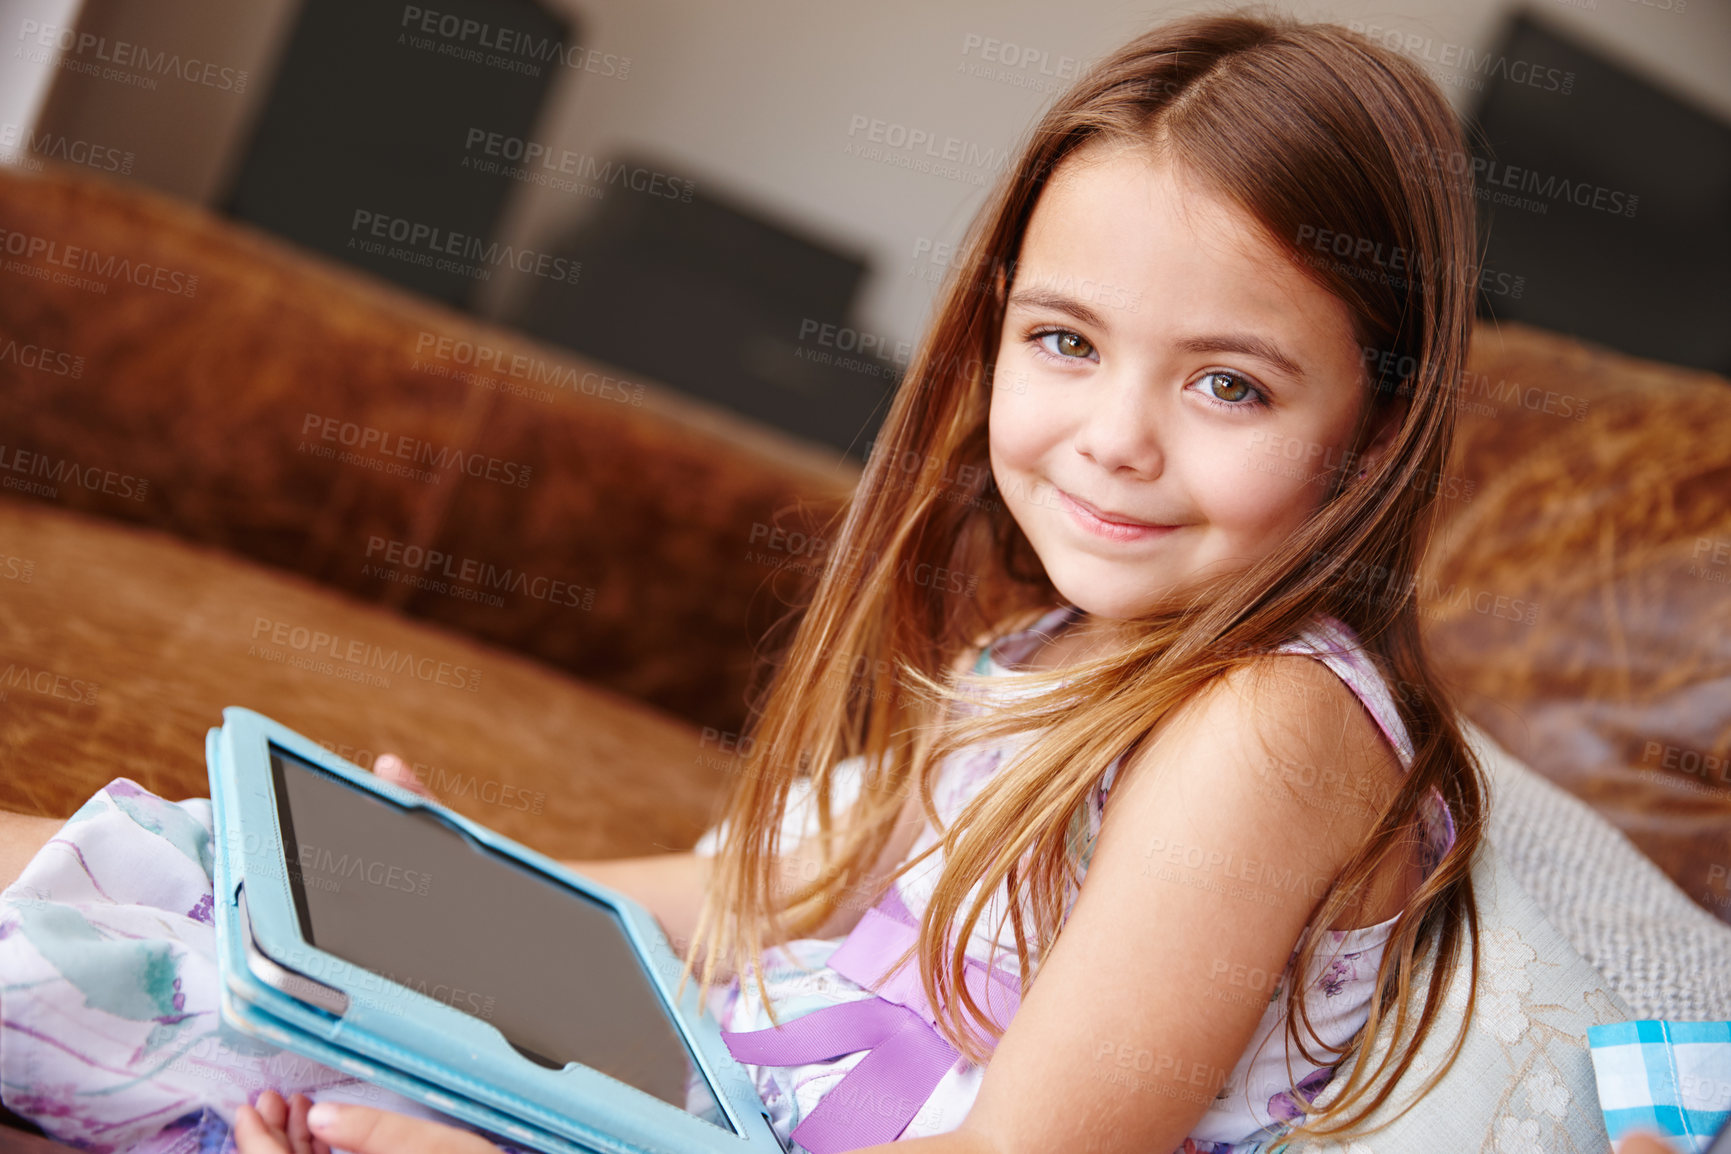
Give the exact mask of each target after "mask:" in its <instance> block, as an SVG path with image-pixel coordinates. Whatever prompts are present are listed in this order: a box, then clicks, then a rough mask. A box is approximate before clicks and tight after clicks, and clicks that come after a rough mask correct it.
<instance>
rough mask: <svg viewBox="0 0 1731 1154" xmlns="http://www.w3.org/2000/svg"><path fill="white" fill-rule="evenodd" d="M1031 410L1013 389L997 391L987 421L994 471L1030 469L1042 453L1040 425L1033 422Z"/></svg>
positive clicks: (1023, 397) (987, 434)
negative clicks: (1034, 459) (1040, 450)
mask: <svg viewBox="0 0 1731 1154" xmlns="http://www.w3.org/2000/svg"><path fill="white" fill-rule="evenodd" d="M1030 413H1031V407H1030V406H1029V404H1028V400H1027V398H1026V397H1025V396H1019V395H1018V394H1017V393H1016V392H1015V391H1014V390H1012V389H993V390H992V399H991V405H990V407H989V408H988V410H987V417H986V442H987V445H988V447H989V449H990V452H991V460H992V469H993V471H998V470H1000V469H1004V468H1009V469H1021V468H1026V467H1027V466H1028V464H1029V463H1030V461H1031V460H1032V459H1033V458H1034V457H1036V456H1037V455H1038V453H1039V445H1038V444H1036V443H1035V442H1036V440H1037V436H1038V430H1039V423H1038V422H1037V421H1033V420H1030Z"/></svg>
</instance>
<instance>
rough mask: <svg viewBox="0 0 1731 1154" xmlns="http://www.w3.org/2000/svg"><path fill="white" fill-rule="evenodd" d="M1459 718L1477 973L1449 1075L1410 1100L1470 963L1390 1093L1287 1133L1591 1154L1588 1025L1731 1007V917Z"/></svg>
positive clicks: (1447, 1034) (1448, 1038)
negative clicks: (1348, 1126) (1358, 1110)
mask: <svg viewBox="0 0 1731 1154" xmlns="http://www.w3.org/2000/svg"><path fill="white" fill-rule="evenodd" d="M1467 732H1468V737H1469V740H1470V742H1471V744H1472V745H1473V748H1474V749H1475V751H1477V753H1478V754H1479V756H1480V758H1481V760H1482V762H1483V764H1484V766H1485V769H1486V773H1487V776H1488V777H1489V780H1490V785H1491V797H1492V805H1491V821H1490V827H1489V830H1488V833H1487V836H1486V839H1485V841H1484V842H1483V843H1481V847H1480V851H1479V854H1478V856H1477V858H1476V859H1475V861H1474V865H1473V871H1472V877H1473V886H1474V891H1475V894H1476V895H1477V898H1478V907H1479V920H1480V934H1481V939H1480V940H1481V955H1480V970H1479V983H1480V984H1479V989H1478V996H1477V1004H1476V1005H1475V1006H1474V1009H1473V1015H1472V1018H1471V1022H1470V1025H1469V1028H1468V1030H1467V1034H1466V1040H1465V1042H1464V1044H1463V1046H1462V1048H1461V1052H1460V1054H1459V1056H1458V1057H1457V1058H1456V1060H1455V1062H1454V1064H1453V1065H1452V1066H1450V1067H1449V1069H1448V1071H1447V1073H1445V1074H1444V1075H1443V1077H1442V1078H1441V1079H1440V1080H1439V1081H1438V1082H1437V1084H1436V1086H1435V1087H1434V1088H1433V1089H1431V1090H1430V1091H1429V1092H1428V1093H1427V1094H1425V1095H1424V1096H1422V1097H1419V1098H1418V1099H1417V1101H1416V1102H1414V1095H1415V1094H1416V1093H1417V1091H1418V1090H1420V1089H1421V1088H1422V1087H1423V1086H1424V1084H1425V1082H1426V1080H1427V1079H1428V1078H1429V1077H1430V1076H1431V1075H1432V1073H1433V1072H1434V1071H1436V1070H1438V1069H1441V1067H1442V1065H1443V1063H1444V1061H1446V1059H1447V1056H1448V1052H1449V1049H1450V1047H1452V1046H1453V1044H1454V1040H1455V1037H1456V1034H1457V1032H1458V1031H1459V1029H1460V1026H1461V1023H1462V1021H1463V1020H1464V1016H1465V1012H1466V994H1467V984H1468V976H1469V974H1468V970H1467V967H1466V966H1465V965H1462V966H1461V967H1459V968H1458V970H1457V971H1456V973H1455V975H1454V976H1453V978H1452V980H1451V981H1450V983H1449V985H1448V987H1447V989H1448V994H1447V997H1446V998H1445V1000H1444V1003H1443V1006H1442V1009H1441V1012H1440V1013H1439V1014H1438V1017H1437V1019H1436V1021H1435V1023H1434V1024H1433V1026H1432V1030H1431V1033H1430V1034H1429V1035H1428V1036H1427V1037H1426V1039H1425V1041H1424V1043H1423V1045H1421V1046H1420V1048H1419V1051H1418V1053H1417V1055H1416V1056H1415V1059H1414V1063H1413V1066H1412V1068H1411V1070H1410V1071H1409V1073H1408V1075H1407V1076H1406V1078H1404V1079H1403V1080H1402V1082H1401V1084H1400V1085H1398V1086H1397V1087H1396V1089H1395V1091H1394V1093H1393V1094H1391V1095H1390V1097H1389V1100H1388V1101H1386V1102H1384V1103H1383V1105H1382V1106H1381V1107H1379V1108H1378V1109H1377V1110H1375V1111H1374V1112H1372V1114H1371V1116H1370V1117H1369V1118H1368V1119H1366V1121H1365V1123H1364V1124H1363V1125H1362V1126H1360V1127H1356V1128H1355V1129H1354V1132H1352V1133H1350V1134H1346V1135H1339V1136H1335V1137H1332V1138H1330V1139H1329V1140H1326V1141H1319V1140H1312V1141H1309V1142H1303V1143H1300V1144H1298V1145H1297V1146H1296V1147H1295V1150H1296V1151H1297V1152H1298V1154H1325V1152H1326V1154H1369V1152H1370V1151H1375V1152H1376V1154H1406V1152H1408V1151H1410V1152H1412V1154H1434V1152H1435V1151H1439V1150H1447V1151H1467V1150H1484V1151H1504V1150H1535V1151H1536V1150H1543V1151H1546V1152H1547V1154H1564V1152H1578V1154H1604V1151H1605V1148H1606V1146H1607V1144H1608V1139H1607V1137H1606V1133H1605V1123H1604V1116H1603V1113H1602V1111H1601V1110H1600V1107H1599V1101H1598V1089H1597V1084H1596V1081H1595V1078H1594V1073H1593V1063H1592V1057H1591V1051H1590V1050H1589V1048H1588V1045H1587V1030H1588V1028H1589V1027H1591V1026H1596V1025H1601V1024H1604V1023H1608V1022H1621V1021H1627V1020H1630V1019H1632V1018H1638V1017H1646V1016H1660V1015H1668V1016H1672V1017H1708V1018H1724V1017H1727V1016H1731V984H1728V983H1727V975H1728V973H1731V927H1726V926H1723V925H1720V924H1718V923H1717V922H1716V921H1715V920H1714V919H1713V918H1711V917H1710V916H1708V915H1707V914H1705V913H1704V912H1703V911H1701V910H1700V909H1699V908H1697V907H1696V906H1695V905H1694V904H1693V903H1692V902H1690V900H1689V899H1688V897H1687V896H1686V895H1685V894H1683V893H1682V892H1681V891H1680V890H1678V889H1677V887H1676V886H1675V885H1673V884H1672V883H1671V882H1669V881H1668V880H1666V879H1665V878H1664V877H1663V876H1662V875H1661V874H1660V873H1659V871H1658V870H1657V869H1656V868H1655V867H1654V866H1653V864H1652V863H1651V862H1650V861H1648V860H1647V859H1646V858H1645V857H1644V856H1643V855H1642V854H1641V853H1640V851H1639V850H1637V849H1636V848H1635V847H1634V846H1633V845H1631V844H1630V843H1629V841H1628V839H1626V838H1625V837H1623V835H1622V834H1620V833H1619V832H1618V831H1617V830H1616V829H1615V828H1614V827H1612V826H1611V825H1610V824H1609V823H1608V822H1606V821H1604V820H1603V819H1601V818H1599V817H1597V816H1596V815H1595V814H1593V813H1592V812H1591V811H1590V810H1589V809H1588V807H1586V806H1585V805H1582V804H1581V803H1579V802H1574V801H1572V799H1570V798H1568V797H1567V796H1566V795H1565V794H1564V793H1563V792H1562V791H1561V790H1559V789H1557V788H1556V787H1555V786H1552V785H1550V784H1548V783H1547V782H1545V781H1544V780H1543V779H1542V778H1540V777H1539V775H1537V774H1536V773H1534V772H1533V771H1532V770H1531V769H1529V768H1528V767H1526V766H1525V765H1523V764H1522V763H1521V762H1520V761H1518V760H1517V759H1515V758H1514V757H1512V756H1511V755H1509V754H1508V753H1507V751H1505V750H1503V749H1501V748H1500V747H1499V746H1497V744H1496V743H1495V741H1494V740H1493V739H1491V738H1490V737H1489V736H1488V735H1487V734H1485V733H1484V731H1483V730H1481V729H1479V728H1478V727H1476V726H1471V725H1469V726H1468V730H1467ZM1558 809H1561V810H1562V811H1564V812H1563V814H1562V816H1558V814H1557V812H1556V811H1557V810H1558ZM1587 863H1592V864H1591V868H1585V867H1586V864H1587ZM1529 886H1532V887H1534V889H1536V890H1537V895H1535V892H1534V889H1529ZM1541 899H1542V900H1541ZM1559 923H1561V926H1566V927H1567V932H1565V930H1564V929H1563V928H1560V925H1559ZM1670 951H1675V952H1674V953H1673V952H1670ZM1589 954H1590V955H1592V960H1589V958H1588V956H1587V955H1589ZM1431 972H1432V965H1431V960H1430V959H1429V958H1428V957H1427V958H1425V959H1423V960H1421V962H1420V964H1419V965H1418V966H1417V967H1416V968H1415V975H1414V978H1413V984H1414V986H1415V987H1422V986H1423V984H1424V983H1425V982H1427V981H1428V980H1429V975H1430V973H1431ZM1392 1041H1393V1021H1392V1019H1390V1020H1386V1021H1384V1023H1383V1024H1382V1029H1381V1030H1380V1032H1379V1033H1378V1035H1377V1037H1376V1039H1375V1041H1374V1043H1373V1045H1374V1050H1373V1051H1372V1054H1371V1055H1369V1056H1368V1060H1370V1061H1372V1062H1375V1061H1380V1059H1381V1055H1382V1054H1383V1053H1385V1052H1386V1051H1387V1049H1388V1047H1389V1046H1390V1045H1391V1043H1392ZM1350 1069H1351V1066H1350V1064H1346V1065H1343V1066H1342V1067H1341V1069H1340V1070H1339V1071H1338V1072H1337V1073H1336V1076H1335V1078H1334V1080H1333V1081H1332V1082H1331V1083H1330V1084H1329V1086H1328V1087H1327V1088H1325V1089H1324V1091H1323V1092H1322V1094H1321V1095H1320V1096H1319V1098H1318V1103H1319V1105H1327V1104H1329V1103H1330V1102H1332V1101H1334V1100H1336V1099H1337V1098H1338V1097H1339V1095H1340V1092H1341V1091H1342V1090H1343V1089H1344V1088H1345V1082H1346V1074H1347V1072H1348V1071H1349V1070H1350ZM1409 1104H1410V1105H1411V1109H1410V1110H1407V1111H1406V1112H1405V1113H1402V1110H1403V1109H1404V1108H1405V1107H1406V1106H1408V1105H1409Z"/></svg>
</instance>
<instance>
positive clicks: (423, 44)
mask: <svg viewBox="0 0 1731 1154" xmlns="http://www.w3.org/2000/svg"><path fill="white" fill-rule="evenodd" d="M399 27H401V28H402V29H404V32H403V33H401V34H399V41H400V42H406V43H408V44H409V46H410V47H413V48H427V49H432V50H434V51H437V52H438V53H439V54H440V55H442V56H450V57H453V58H455V59H459V60H468V61H471V62H472V63H476V64H489V65H492V66H494V67H506V68H507V69H508V70H509V71H514V72H522V73H525V74H528V75H537V76H538V75H540V68H539V67H537V65H539V64H561V65H564V66H565V67H566V68H575V69H578V70H579V71H582V72H593V73H594V74H595V75H597V76H606V77H611V78H613V79H616V80H624V79H625V78H626V77H627V76H629V75H630V74H631V57H629V56H618V55H615V54H614V53H611V52H598V51H596V50H595V49H593V48H585V47H583V46H582V45H581V44H567V43H565V42H564V41H563V40H560V39H558V38H557V37H553V36H537V35H535V34H534V33H532V32H523V31H520V30H518V29H515V28H507V27H505V26H504V25H503V24H491V23H488V22H486V21H482V20H474V19H470V18H469V17H466V16H458V15H455V14H454V13H450V12H437V11H434V10H433V9H431V8H421V7H417V6H416V5H413V4H405V5H403V19H402V23H401V24H400V25H399ZM412 33H419V36H418V37H415V36H411V35H410V34H412ZM434 37H436V38H438V40H442V41H444V43H442V44H436V43H435V42H434V41H433V39H432V38H434Z"/></svg>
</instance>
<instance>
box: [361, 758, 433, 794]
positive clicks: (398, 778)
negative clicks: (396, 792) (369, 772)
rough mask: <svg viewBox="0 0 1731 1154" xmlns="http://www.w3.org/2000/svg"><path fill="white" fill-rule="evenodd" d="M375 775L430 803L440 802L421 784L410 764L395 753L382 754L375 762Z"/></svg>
mask: <svg viewBox="0 0 1731 1154" xmlns="http://www.w3.org/2000/svg"><path fill="white" fill-rule="evenodd" d="M373 773H374V774H376V775H378V776H379V777H382V778H384V779H385V780H386V781H388V782H391V783H392V784H395V785H400V786H402V787H403V788H404V789H406V790H408V791H409V792H410V793H414V794H419V795H420V796H422V797H424V798H426V799H427V800H428V801H438V800H439V799H438V798H436V797H434V796H433V791H432V790H430V789H428V788H427V787H426V786H424V785H422V784H421V779H420V778H418V777H416V776H415V771H414V770H412V769H410V768H409V763H408V762H406V761H404V760H403V759H402V758H400V757H398V756H397V755H396V754H394V753H381V754H379V756H378V757H377V758H376V759H375V760H374V761H373Z"/></svg>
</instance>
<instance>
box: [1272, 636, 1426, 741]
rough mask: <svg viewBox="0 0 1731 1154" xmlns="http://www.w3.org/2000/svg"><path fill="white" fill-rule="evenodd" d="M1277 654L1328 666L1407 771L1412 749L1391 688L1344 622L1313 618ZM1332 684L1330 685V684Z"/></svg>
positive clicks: (1377, 665) (1370, 656)
mask: <svg viewBox="0 0 1731 1154" xmlns="http://www.w3.org/2000/svg"><path fill="white" fill-rule="evenodd" d="M1275 652H1276V653H1280V654H1293V655H1298V656H1304V657H1310V658H1313V659H1315V660H1316V661H1318V662H1320V663H1321V664H1322V665H1323V666H1325V667H1327V668H1328V670H1329V671H1330V672H1332V673H1333V674H1334V676H1335V677H1336V678H1338V679H1339V681H1340V682H1341V683H1343V684H1344V685H1345V687H1346V688H1347V689H1348V690H1350V691H1351V693H1352V695H1353V696H1354V697H1356V698H1357V699H1358V701H1359V704H1361V705H1363V706H1364V708H1365V710H1366V711H1367V712H1368V713H1369V714H1370V716H1371V719H1372V720H1373V721H1375V722H1376V726H1377V728H1378V729H1379V730H1381V731H1382V736H1383V737H1384V739H1386V740H1387V742H1388V744H1389V745H1390V746H1391V747H1392V748H1393V749H1394V752H1395V756H1396V757H1397V758H1399V760H1400V764H1401V768H1403V769H1410V768H1411V767H1412V763H1413V757H1414V750H1413V744H1412V738H1411V736H1410V735H1409V734H1408V733H1407V729H1406V723H1405V722H1403V721H1402V720H1401V716H1400V709H1399V708H1398V706H1397V705H1396V702H1395V694H1394V687H1393V686H1392V685H1391V684H1390V682H1389V679H1388V676H1387V675H1386V674H1385V673H1384V672H1383V669H1382V667H1381V665H1380V664H1379V663H1378V661H1377V659H1376V656H1375V655H1374V654H1373V653H1372V652H1371V651H1370V650H1369V649H1368V648H1366V646H1365V645H1364V643H1363V642H1362V641H1360V640H1359V637H1358V634H1356V633H1355V632H1353V630H1352V628H1351V627H1350V626H1349V625H1347V624H1346V623H1345V622H1343V621H1340V620H1338V619H1336V618H1334V617H1330V616H1327V615H1318V616H1317V617H1315V618H1312V619H1311V621H1310V623H1309V624H1308V625H1306V627H1305V628H1304V629H1302V630H1300V632H1299V634H1298V636H1296V637H1294V638H1293V639H1292V640H1290V641H1288V642H1286V643H1285V644H1284V645H1281V646H1279V647H1278V648H1277V649H1276V650H1275ZM1330 684H1332V683H1330Z"/></svg>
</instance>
